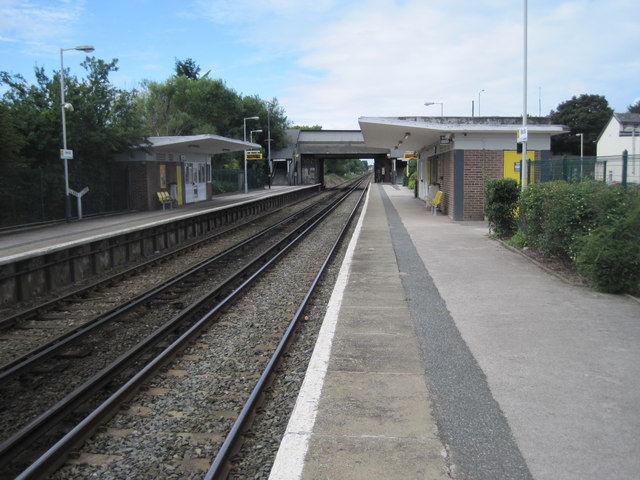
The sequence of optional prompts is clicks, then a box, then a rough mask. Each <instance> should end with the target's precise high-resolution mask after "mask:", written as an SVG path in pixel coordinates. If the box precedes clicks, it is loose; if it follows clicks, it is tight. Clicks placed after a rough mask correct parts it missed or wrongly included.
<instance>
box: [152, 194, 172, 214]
mask: <svg viewBox="0 0 640 480" xmlns="http://www.w3.org/2000/svg"><path fill="white" fill-rule="evenodd" d="M156 193H157V195H158V201H159V202H160V203H161V204H162V209H163V210H164V207H165V206H166V205H169V208H173V198H171V195H169V192H156Z"/></svg>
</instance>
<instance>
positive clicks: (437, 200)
mask: <svg viewBox="0 0 640 480" xmlns="http://www.w3.org/2000/svg"><path fill="white" fill-rule="evenodd" d="M441 203H442V190H438V191H437V192H436V196H435V197H433V199H431V198H427V207H431V211H432V212H433V214H434V215H435V214H436V211H437V209H438V207H439V206H440V204H441Z"/></svg>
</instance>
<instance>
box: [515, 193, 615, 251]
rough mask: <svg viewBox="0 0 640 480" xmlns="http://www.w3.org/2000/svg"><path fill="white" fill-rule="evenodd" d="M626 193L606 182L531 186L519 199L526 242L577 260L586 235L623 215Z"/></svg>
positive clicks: (540, 248)
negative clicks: (581, 242) (581, 240)
mask: <svg viewBox="0 0 640 480" xmlns="http://www.w3.org/2000/svg"><path fill="white" fill-rule="evenodd" d="M625 195H626V194H625V192H624V190H623V189H622V188H618V187H612V186H607V185H606V184H605V183H604V182H582V183H578V184H569V183H566V182H564V181H556V182H549V183H537V184H532V185H529V186H528V187H527V188H526V190H525V191H524V192H523V193H522V196H521V199H520V223H521V229H522V231H523V232H524V237H525V240H526V243H527V244H528V245H529V246H531V247H532V248H535V249H536V250H539V251H540V252H541V253H544V254H546V255H550V256H557V257H561V258H566V259H569V260H575V258H576V255H577V253H578V250H579V249H580V248H581V244H580V239H581V238H582V237H583V236H585V235H587V234H589V232H591V231H593V230H594V229H595V228H597V227H599V226H601V225H603V224H607V223H610V222H611V221H612V220H613V219H616V218H618V217H619V216H620V215H621V212H622V210H623V209H624V204H625V201H624V199H625Z"/></svg>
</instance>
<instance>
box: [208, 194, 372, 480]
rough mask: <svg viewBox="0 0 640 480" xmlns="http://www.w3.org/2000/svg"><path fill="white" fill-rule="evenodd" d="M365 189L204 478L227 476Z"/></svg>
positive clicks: (211, 479)
mask: <svg viewBox="0 0 640 480" xmlns="http://www.w3.org/2000/svg"><path fill="white" fill-rule="evenodd" d="M368 189H369V186H368V185H367V187H366V188H365V189H364V190H363V192H362V194H361V195H360V198H359V199H358V202H357V204H356V206H355V207H354V208H353V210H352V212H351V214H350V215H349V218H348V219H347V222H346V223H345V225H344V227H343V228H342V230H341V231H340V233H339V235H338V237H337V239H336V241H335V242H334V244H333V246H332V247H331V250H330V251H329V253H328V254H327V256H326V258H325V260H324V262H323V264H322V266H321V267H320V269H319V270H318V273H317V274H316V276H315V279H314V280H313V282H312V284H311V286H310V287H309V289H308V290H307V293H306V295H305V297H304V299H303V300H302V302H301V303H300V305H299V306H298V309H297V310H296V313H295V314H294V316H293V318H292V319H291V321H290V323H289V326H288V327H287V329H286V331H285V333H284V335H283V336H282V338H281V339H280V342H279V343H278V346H277V347H276V349H275V351H274V352H273V355H272V356H271V358H270V360H269V362H268V363H267V366H266V367H265V369H264V371H263V372H262V375H260V378H259V379H258V382H257V383H256V385H255V387H254V388H253V390H252V392H251V394H250V395H249V398H248V399H247V401H246V403H245V405H244V407H243V408H242V411H241V412H240V414H239V415H238V418H237V419H236V421H235V422H234V424H233V426H232V427H231V430H230V432H229V434H228V435H227V437H226V438H225V441H224V443H223V444H222V446H221V447H220V450H219V451H218V453H217V455H216V457H215V459H214V461H213V463H212V465H211V468H210V469H209V471H208V472H207V474H206V476H205V477H204V478H205V480H218V479H222V478H226V474H227V473H228V472H227V468H228V467H227V464H228V462H229V459H230V457H231V455H232V454H233V452H234V449H235V447H236V445H237V443H238V440H239V438H240V437H241V435H242V431H243V430H244V428H245V426H246V425H247V422H248V421H249V419H250V416H251V412H252V411H253V410H254V409H255V407H256V404H257V402H258V399H259V398H260V395H261V394H262V392H263V390H264V388H265V387H266V386H267V385H268V381H269V378H270V377H271V376H272V374H273V372H274V370H275V368H276V365H277V362H278V361H279V359H280V357H281V356H282V354H283V353H284V351H285V349H286V346H287V345H288V343H289V341H290V340H291V337H292V335H293V332H294V331H295V328H296V326H297V325H298V322H299V320H300V317H301V316H302V314H303V312H304V310H305V309H306V307H307V305H308V303H309V300H310V299H311V295H312V294H313V292H314V291H315V289H316V286H317V285H318V282H320V279H321V277H322V275H323V274H324V272H325V270H326V269H327V267H328V265H329V262H330V261H331V259H332V258H333V256H334V254H335V252H336V250H337V249H338V247H339V246H340V244H341V243H342V240H343V239H344V236H345V235H346V233H347V230H348V228H349V226H350V224H351V222H352V221H353V219H354V218H355V215H356V213H357V211H358V208H359V207H360V204H361V203H362V200H363V198H364V196H365V195H366V193H367V191H368Z"/></svg>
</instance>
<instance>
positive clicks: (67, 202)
mask: <svg viewBox="0 0 640 480" xmlns="http://www.w3.org/2000/svg"><path fill="white" fill-rule="evenodd" d="M70 50H80V51H81V52H87V53H89V52H93V51H94V50H95V48H93V46H91V45H80V46H78V47H72V48H61V49H60V110H61V112H62V151H61V152H60V157H62V160H64V218H65V219H66V220H67V221H69V218H70V217H71V199H70V198H69V167H68V165H67V160H68V159H71V158H73V154H72V153H71V152H69V151H68V150H67V122H66V119H65V110H67V109H69V110H73V106H72V105H71V104H70V103H66V102H65V101H64V60H63V53H64V52H68V51H70Z"/></svg>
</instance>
